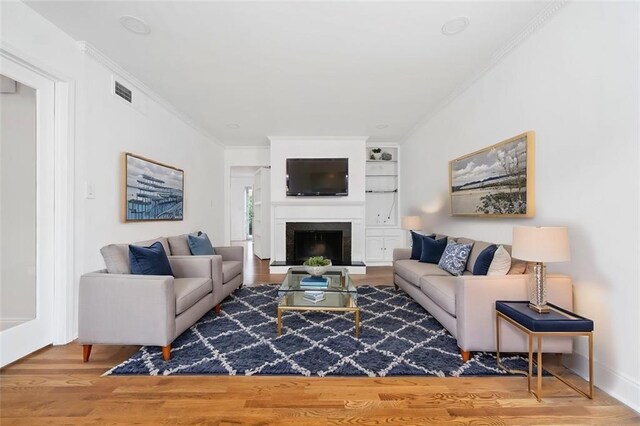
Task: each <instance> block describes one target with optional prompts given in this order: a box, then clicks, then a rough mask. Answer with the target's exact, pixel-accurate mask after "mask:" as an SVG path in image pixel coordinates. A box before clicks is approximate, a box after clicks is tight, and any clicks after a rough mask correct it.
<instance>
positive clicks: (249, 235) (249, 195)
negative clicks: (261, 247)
mask: <svg viewBox="0 0 640 426" xmlns="http://www.w3.org/2000/svg"><path fill="white" fill-rule="evenodd" d="M244 223H245V224H244V229H245V235H246V238H245V239H246V240H247V241H250V240H253V186H245V187H244Z"/></svg>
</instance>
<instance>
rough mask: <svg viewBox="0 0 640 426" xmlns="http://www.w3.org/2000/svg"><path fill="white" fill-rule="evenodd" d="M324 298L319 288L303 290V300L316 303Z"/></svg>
mask: <svg viewBox="0 0 640 426" xmlns="http://www.w3.org/2000/svg"><path fill="white" fill-rule="evenodd" d="M324 299H325V297H324V291H319V290H307V291H305V292H304V300H307V301H309V302H313V303H318V302H322V301H323V300H324Z"/></svg>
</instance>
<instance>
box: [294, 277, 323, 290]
mask: <svg viewBox="0 0 640 426" xmlns="http://www.w3.org/2000/svg"><path fill="white" fill-rule="evenodd" d="M327 287H329V278H327V277H313V276H309V277H303V278H301V279H300V288H327Z"/></svg>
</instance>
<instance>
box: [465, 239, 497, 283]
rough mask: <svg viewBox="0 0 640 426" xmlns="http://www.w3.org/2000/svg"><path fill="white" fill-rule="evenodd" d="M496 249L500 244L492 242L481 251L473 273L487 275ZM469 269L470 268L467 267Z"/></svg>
mask: <svg viewBox="0 0 640 426" xmlns="http://www.w3.org/2000/svg"><path fill="white" fill-rule="evenodd" d="M496 250H498V246H497V245H495V244H491V245H490V246H487V247H486V248H485V249H484V250H482V251H481V252H480V254H479V255H478V257H477V258H476V259H475V263H474V265H473V275H487V272H489V266H491V262H492V261H493V255H494V254H495V253H496ZM472 251H473V250H472ZM467 269H469V268H468V267H467Z"/></svg>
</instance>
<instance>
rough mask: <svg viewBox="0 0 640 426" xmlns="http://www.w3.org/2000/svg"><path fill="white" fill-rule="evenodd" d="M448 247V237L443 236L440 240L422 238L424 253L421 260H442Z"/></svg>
mask: <svg viewBox="0 0 640 426" xmlns="http://www.w3.org/2000/svg"><path fill="white" fill-rule="evenodd" d="M446 247H447V239H446V238H442V239H440V240H434V239H431V238H423V239H422V254H421V255H420V262H424V263H435V264H437V263H438V262H440V258H441V257H442V253H444V249H445V248H446Z"/></svg>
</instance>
